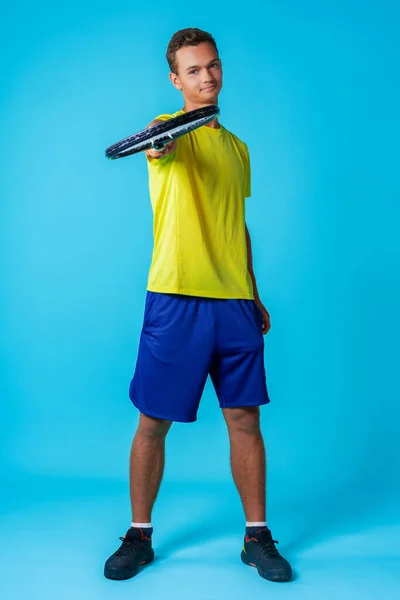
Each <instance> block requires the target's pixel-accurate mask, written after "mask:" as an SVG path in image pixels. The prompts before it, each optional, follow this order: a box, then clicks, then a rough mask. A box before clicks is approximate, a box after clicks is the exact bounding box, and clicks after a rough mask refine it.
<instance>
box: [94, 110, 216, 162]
mask: <svg viewBox="0 0 400 600" xmlns="http://www.w3.org/2000/svg"><path fill="white" fill-rule="evenodd" d="M219 113H220V110H219V107H218V106H217V105H216V104H212V105H211V106H205V107H204V108H196V110H191V111H189V112H187V113H185V114H183V115H178V116H177V117H173V118H172V119H168V121H163V122H162V123H158V124H157V125H153V126H152V127H148V128H147V129H143V130H142V131H139V132H138V133H134V134H133V135H130V136H128V137H126V138H124V139H123V140H120V141H119V142H116V143H115V144H113V145H112V146H109V147H108V148H107V150H106V157H107V158H109V159H111V160H115V159H117V158H123V157H124V156H130V155H131V154H137V152H143V151H144V150H150V148H154V150H157V151H160V150H162V149H163V148H164V146H166V144H168V143H169V142H171V141H172V140H176V139H178V138H179V137H181V136H182V135H185V134H186V133H189V132H190V131H194V130H195V129H197V128H198V127H201V126H202V125H206V124H207V123H210V121H213V120H214V119H215V118H216V117H217V116H218V115H219Z"/></svg>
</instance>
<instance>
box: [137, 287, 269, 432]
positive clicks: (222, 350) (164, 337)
mask: <svg viewBox="0 0 400 600" xmlns="http://www.w3.org/2000/svg"><path fill="white" fill-rule="evenodd" d="M261 329H262V313H261V311H260V309H259V308H258V307H257V306H256V304H255V302H254V300H222V299H218V298H199V297H197V296H183V295H178V294H160V293H155V292H147V296H146V306H145V314H144V322H143V328H142V333H141V337H140V344H139V355H138V359H137V363H136V369H135V374H134V377H133V379H132V381H131V384H130V388H129V397H130V399H131V401H132V402H133V404H134V405H135V406H136V407H137V408H138V409H139V410H140V412H141V413H143V414H145V415H148V416H150V417H157V418H160V419H166V420H168V421H180V422H183V423H190V422H193V421H196V418H197V410H198V407H199V404H200V399H201V396H202V393H203V389H204V386H205V383H206V380H207V376H208V375H210V376H211V379H212V382H213V384H214V388H215V391H216V394H217V397H218V400H219V404H220V406H221V408H225V407H240V406H260V405H262V404H268V402H269V401H270V400H269V397H268V392H267V384H266V378H265V368H264V338H263V335H262V331H261Z"/></svg>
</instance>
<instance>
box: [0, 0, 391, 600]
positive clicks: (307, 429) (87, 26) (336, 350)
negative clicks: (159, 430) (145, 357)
mask: <svg viewBox="0 0 400 600" xmlns="http://www.w3.org/2000/svg"><path fill="white" fill-rule="evenodd" d="M0 17H1V19H0V20H1V23H2V35H1V42H0V43H1V46H2V48H1V61H2V65H1V83H0V85H1V94H0V114H1V144H0V152H1V157H0V158H1V160H0V181H1V205H0V209H1V215H0V217H1V221H0V223H1V239H0V244H1V255H0V256H1V258H0V260H1V278H0V282H1V295H0V318H1V349H0V357H1V390H0V391H1V435H0V449H1V455H2V465H1V477H2V484H3V485H2V488H3V492H2V494H1V513H0V517H1V529H2V542H1V545H0V552H1V555H2V558H1V566H0V569H1V570H2V587H3V589H4V590H5V592H4V597H6V598H7V599H10V600H12V599H14V598H20V597H22V596H25V595H26V594H28V593H29V596H30V598H34V599H36V598H37V599H40V600H45V599H47V598H49V599H50V598H51V599H53V598H55V597H57V599H58V600H64V599H65V600H67V599H68V600H70V598H72V597H78V598H87V599H91V598H96V600H101V599H102V598H104V599H107V600H109V599H110V598H114V597H115V598H117V597H118V598H122V597H124V598H125V597H127V598H128V597H132V594H141V593H146V595H147V596H148V595H149V594H150V597H152V598H153V597H154V598H174V599H181V598H182V599H183V598H185V599H186V598H187V597H188V595H189V594H190V596H191V597H192V598H196V599H197V598H198V599H199V600H214V599H217V598H223V599H225V598H232V599H236V598H242V597H244V595H248V594H249V593H250V594H256V595H259V594H264V593H265V594H266V595H268V596H269V597H270V598H278V597H284V598H289V597H290V598H293V597H295V596H296V598H299V599H303V598H307V599H311V598H318V599H320V598H321V597H323V598H329V597H332V598H333V597H335V598H336V597H337V596H338V594H340V596H341V598H342V599H346V598H351V599H354V598H363V599H365V598H372V597H375V596H376V595H377V594H378V593H381V594H383V597H384V598H385V600H389V599H391V598H395V597H399V596H400V578H399V568H400V518H399V517H400V515H399V512H400V511H399V508H398V507H399V496H400V477H399V474H400V473H399V471H400V469H399V459H400V445H399V433H400V431H399V430H400V425H399V423H400V410H399V398H400V396H399V386H398V375H399V374H398V369H399V336H400V323H399V315H398V311H399V301H400V290H399V287H400V286H399V277H398V274H399V262H400V261H399V243H398V237H399V220H398V219H399V191H400V189H399V188H400V185H399V151H398V137H399V132H400V126H399V114H398V111H399V105H400V93H399V92H400V85H399V78H398V74H399V51H400V44H399V34H398V32H399V24H400V18H399V17H400V9H399V8H398V4H397V3H395V2H394V1H393V2H390V1H386V2H385V1H381V2H378V1H371V2H369V3H365V2H361V1H355V0H352V1H346V2H344V1H343V0H335V1H333V0H332V1H326V2H323V3H321V2H317V1H312V0H304V1H303V2H297V1H288V0H280V1H279V2H278V0H275V1H273V0H268V1H266V2H251V3H247V4H246V5H241V4H237V5H235V3H232V2H228V0H221V1H220V2H218V3H214V4H213V5H212V6H210V5H209V4H202V3H198V4H190V3H189V4H188V3H187V2H183V1H181V0H177V1H175V2H174V3H173V4H172V5H171V4H170V5H169V4H166V3H165V2H160V1H158V0H156V1H153V2H151V3H148V4H145V3H136V2H127V1H126V0H121V1H120V2H118V3H117V4H113V3H110V2H104V1H102V0H99V1H98V2H96V3H93V4H91V3H81V2H77V1H76V0H74V1H71V2H69V3H61V2H58V1H53V2H51V3H50V2H45V1H43V0H39V1H37V2H28V1H23V0H21V1H16V2H14V3H13V4H7V5H4V7H3V8H2V9H1V15H0ZM188 26H196V27H200V28H203V29H206V30H209V31H210V32H211V33H212V34H213V35H214V36H215V38H216V40H217V43H218V46H219V50H220V55H221V58H222V60H223V65H224V88H223V92H222V94H221V96H220V106H221V122H222V123H223V124H224V125H225V126H226V127H228V129H231V130H232V131H233V132H234V133H236V134H237V135H238V136H239V137H241V138H242V139H244V141H246V142H247V143H248V145H249V148H250V153H251V158H252V198H251V199H250V200H249V201H248V205H247V222H248V225H249V229H250V232H251V235H252V241H253V252H254V262H255V273H256V277H257V280H258V286H259V290H260V294H261V298H262V300H263V301H264V303H265V304H266V306H267V308H268V310H269V312H270V315H271V323H272V328H271V331H270V333H269V334H268V335H267V336H266V338H265V344H266V367H267V376H268V387H269V392H270V396H271V404H270V405H269V406H267V407H265V408H263V410H262V420H263V431H264V433H265V439H266V444H267V451H268V522H269V526H270V527H271V529H272V532H273V535H274V538H275V539H278V540H280V545H279V546H278V548H279V549H280V551H281V552H282V553H283V554H284V555H285V556H287V558H289V559H290V561H291V562H292V565H293V567H294V570H295V572H296V579H295V581H294V582H293V583H291V584H287V585H285V586H282V585H281V586H279V585H277V584H273V583H270V582H266V581H264V580H262V579H261V578H259V577H258V575H257V573H256V572H255V571H254V570H253V569H248V568H246V567H245V566H244V565H242V563H241V562H240V558H239V554H240V549H241V544H242V535H243V528H244V517H243V514H242V509H241V505H240V501H239V498H238V495H237V493H236V490H235V488H234V485H233V482H232V480H231V476H230V470H229V448H228V438H227V433H226V429H225V424H224V422H223V420H222V417H221V415H220V411H219V409H218V404H217V401H216V398H215V395H214V392H213V390H212V388H211V386H210V385H207V389H206V392H205V394H204V397H203V401H202V404H201V408H200V411H199V420H198V421H197V422H196V423H195V424H192V425H182V424H175V425H174V426H173V428H172V430H171V432H170V434H169V437H168V440H167V467H166V472H165V479H164V483H163V486H162V489H161V493H160V496H159V500H158V502H157V504H156V509H155V512H154V519H153V522H154V526H155V534H154V541H155V546H156V551H157V553H158V556H159V558H158V560H157V561H156V562H155V563H154V565H153V566H151V567H149V568H148V569H146V570H145V571H144V572H143V573H141V574H140V576H138V577H137V578H136V579H135V580H132V581H128V582H124V583H118V582H110V581H108V580H106V579H104V578H103V575H102V569H103V564H104V561H105V559H106V558H107V557H108V555H109V554H111V553H112V552H114V550H115V549H116V548H117V546H118V544H119V540H118V536H119V535H123V534H124V532H125V530H126V529H127V527H128V526H129V523H130V506H129V497H128V458H129V450H130V444H131V440H132V436H133V434H134V431H135V427H136V423H137V412H136V410H135V409H134V408H133V406H132V405H131V403H130V401H129V398H128V386H129V381H130V378H131V376H132V373H133V369H134V365H135V360H136V353H137V345H138V340H139V335H140V328H141V323H142V317H143V309H144V296H145V287H146V282H147V274H148V268H149V265H150V260H151V250H152V214H151V208H150V202H149V197H148V188H147V169H146V164H145V160H144V157H143V156H135V157H130V158H127V159H125V160H121V161H117V162H115V163H110V162H107V161H106V160H105V158H104V149H105V147H106V146H108V145H109V144H111V143H112V142H114V141H116V140H118V139H120V138H122V137H124V136H126V135H128V134H130V133H132V132H134V131H136V130H138V129H140V128H142V127H144V126H145V125H146V124H147V123H148V122H149V121H150V120H151V119H152V118H153V117H154V116H156V115H157V114H159V113H161V112H172V111H175V110H178V109H179V108H180V107H181V106H182V103H181V98H180V96H179V94H178V93H177V92H176V90H175V89H174V88H173V87H172V85H171V84H170V83H169V81H168V68H167V63H166V61H165V50H166V46H167V44H168V41H169V39H170V37H171V35H172V34H173V33H174V32H175V31H176V30H177V29H180V28H182V27H188Z"/></svg>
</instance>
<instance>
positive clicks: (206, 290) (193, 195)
mask: <svg viewBox="0 0 400 600" xmlns="http://www.w3.org/2000/svg"><path fill="white" fill-rule="evenodd" d="M179 114H183V111H182V110H180V111H178V112H176V113H175V114H173V115H160V116H158V117H157V119H159V120H162V121H166V120H167V119H170V118H171V117H175V116H177V115H179ZM148 171H149V188H150V198H151V204H152V208H153V214H154V226H153V232H154V249H153V258H152V264H151V267H150V273H149V279H148V286H147V289H148V290H150V291H153V292H161V293H170V294H185V295H189V296H203V297H208V298H245V299H253V298H254V295H253V285H252V281H251V278H250V274H249V272H248V269H247V247H246V233H245V197H248V196H250V159H249V153H248V149H247V146H246V144H245V143H244V142H242V141H241V140H239V138H237V137H236V136H235V135H233V134H232V133H231V132H230V131H228V130H227V129H225V127H223V126H222V125H220V128H219V129H212V128H211V127H207V126H205V125H203V126H202V127H200V128H198V129H196V130H195V131H193V132H191V133H188V134H186V135H184V136H182V137H181V138H179V139H178V143H177V149H176V151H175V152H174V154H172V155H167V156H165V157H164V158H161V159H158V160H157V159H148Z"/></svg>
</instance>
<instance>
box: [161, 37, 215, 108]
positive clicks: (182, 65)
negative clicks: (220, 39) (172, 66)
mask: <svg viewBox="0 0 400 600" xmlns="http://www.w3.org/2000/svg"><path fill="white" fill-rule="evenodd" d="M176 60H177V64H178V69H177V70H178V73H177V74H175V73H170V79H171V81H172V83H173V85H174V86H175V87H176V89H177V90H181V91H182V93H183V97H184V99H185V102H186V104H190V105H193V106H207V105H210V104H217V100H218V94H219V92H220V91H221V88H222V63H221V61H220V59H219V58H218V54H217V52H216V50H215V48H214V46H213V45H212V44H210V43H209V42H202V43H201V44H199V45H198V46H185V47H184V48H181V49H180V50H178V52H177V53H176Z"/></svg>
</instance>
